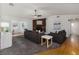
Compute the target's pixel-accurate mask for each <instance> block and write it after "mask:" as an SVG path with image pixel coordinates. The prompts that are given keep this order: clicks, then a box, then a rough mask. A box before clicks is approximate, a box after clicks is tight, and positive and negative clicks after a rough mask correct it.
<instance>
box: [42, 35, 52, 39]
mask: <svg viewBox="0 0 79 59" xmlns="http://www.w3.org/2000/svg"><path fill="white" fill-rule="evenodd" d="M41 38H45V39H51V38H53V37H52V36H50V35H43V36H41Z"/></svg>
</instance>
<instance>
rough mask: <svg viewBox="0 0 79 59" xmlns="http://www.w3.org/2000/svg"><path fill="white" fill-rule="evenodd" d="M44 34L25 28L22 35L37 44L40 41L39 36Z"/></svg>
mask: <svg viewBox="0 0 79 59" xmlns="http://www.w3.org/2000/svg"><path fill="white" fill-rule="evenodd" d="M42 35H44V33H38V32H35V31H31V30H27V29H25V31H24V37H25V38H26V39H28V40H31V41H33V42H35V43H37V44H40V43H41V40H40V39H41V36H42Z"/></svg>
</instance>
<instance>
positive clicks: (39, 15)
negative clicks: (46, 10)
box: [34, 9, 42, 17]
mask: <svg viewBox="0 0 79 59" xmlns="http://www.w3.org/2000/svg"><path fill="white" fill-rule="evenodd" d="M34 12H35V15H34V16H36V17H41V16H42V15H41V14H37V10H36V9H35V10H34Z"/></svg>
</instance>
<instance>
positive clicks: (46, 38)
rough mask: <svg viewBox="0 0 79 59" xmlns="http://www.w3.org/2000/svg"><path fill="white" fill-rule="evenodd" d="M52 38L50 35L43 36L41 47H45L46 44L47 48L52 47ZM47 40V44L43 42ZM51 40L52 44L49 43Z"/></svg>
mask: <svg viewBox="0 0 79 59" xmlns="http://www.w3.org/2000/svg"><path fill="white" fill-rule="evenodd" d="M52 38H53V37H52V36H50V35H43V36H41V45H44V44H46V43H47V48H49V47H50V46H52ZM44 39H45V42H43V40H44ZM49 40H50V41H51V42H49Z"/></svg>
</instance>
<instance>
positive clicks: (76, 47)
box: [37, 35, 79, 55]
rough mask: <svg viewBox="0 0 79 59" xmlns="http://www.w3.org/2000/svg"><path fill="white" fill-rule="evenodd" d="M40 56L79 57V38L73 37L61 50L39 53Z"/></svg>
mask: <svg viewBox="0 0 79 59" xmlns="http://www.w3.org/2000/svg"><path fill="white" fill-rule="evenodd" d="M37 54H38V55H79V36H76V35H72V36H71V37H70V38H69V39H67V40H66V41H65V42H64V43H63V44H62V45H61V47H60V48H57V49H51V50H47V51H43V52H40V53H37Z"/></svg>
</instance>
